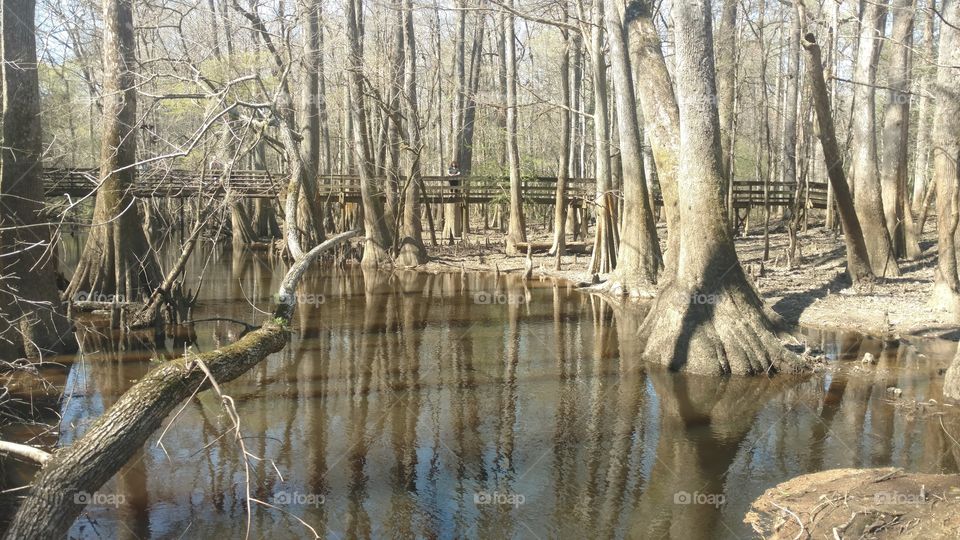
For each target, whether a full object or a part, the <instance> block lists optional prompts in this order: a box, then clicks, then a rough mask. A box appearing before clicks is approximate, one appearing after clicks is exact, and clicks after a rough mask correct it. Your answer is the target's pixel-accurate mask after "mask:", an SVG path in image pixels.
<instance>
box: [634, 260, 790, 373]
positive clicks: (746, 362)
mask: <svg viewBox="0 0 960 540" xmlns="http://www.w3.org/2000/svg"><path fill="white" fill-rule="evenodd" d="M740 277H741V278H742V276H740ZM743 279H745V278H743ZM735 281H739V280H736V279H732V278H731V279H728V280H727V281H726V282H725V283H724V284H723V285H721V287H719V288H718V289H716V290H712V291H708V290H705V289H697V288H694V287H689V286H683V285H680V284H678V283H676V282H674V283H671V284H669V285H667V287H666V288H665V289H664V290H663V291H662V292H661V293H660V295H659V296H658V297H657V299H656V300H655V301H654V304H653V306H652V307H651V309H650V312H649V315H648V316H647V318H646V319H645V320H644V322H643V324H642V325H641V326H640V336H641V338H642V339H644V340H645V341H646V346H645V348H644V357H645V359H646V360H648V361H650V362H653V363H656V364H661V365H664V366H667V367H669V368H670V369H671V370H674V371H684V372H687V373H696V374H702V375H727V374H735V375H759V374H764V373H766V374H770V373H773V372H777V371H800V370H802V369H803V367H804V365H805V364H804V362H803V361H801V359H800V358H799V357H798V356H797V355H796V354H794V353H793V352H791V351H789V350H787V349H786V348H785V347H784V344H783V343H782V342H781V340H780V339H779V337H778V336H777V333H778V328H777V326H778V323H779V321H778V320H777V319H776V318H775V316H773V315H772V313H770V312H769V311H768V310H767V309H766V308H765V307H764V305H763V303H762V301H761V300H760V298H759V296H758V295H757V293H756V291H754V290H753V289H752V288H751V287H750V286H749V285H748V284H746V282H745V281H744V282H743V284H736V283H734V282H735Z"/></svg>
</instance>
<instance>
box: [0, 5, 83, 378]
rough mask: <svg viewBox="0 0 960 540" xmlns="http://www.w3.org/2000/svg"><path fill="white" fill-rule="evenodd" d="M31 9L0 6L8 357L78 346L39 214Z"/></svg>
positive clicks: (1, 236) (1, 337)
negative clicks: (59, 291) (58, 289)
mask: <svg viewBox="0 0 960 540" xmlns="http://www.w3.org/2000/svg"><path fill="white" fill-rule="evenodd" d="M34 11H35V2H34V0H3V3H2V7H0V29H2V32H0V39H2V43H0V48H2V56H0V58H2V79H0V87H2V95H3V109H2V117H0V119H2V122H3V133H2V137H3V139H2V141H3V142H2V145H0V252H2V253H3V259H2V263H0V268H2V275H3V277H2V279H0V357H2V358H3V359H5V360H14V359H16V358H19V357H22V356H24V355H26V356H28V357H38V356H42V355H43V354H46V353H47V352H62V351H66V350H69V349H71V348H73V347H75V342H74V340H73V336H72V329H73V328H72V325H71V324H70V321H68V320H67V319H66V318H65V317H64V315H63V306H62V302H61V301H60V295H59V293H58V291H57V282H56V270H57V268H56V262H57V258H56V248H54V247H53V244H52V242H51V238H50V233H51V231H50V227H49V226H48V225H47V224H46V223H45V221H46V220H45V219H44V217H43V215H42V211H43V206H44V201H43V197H44V193H43V183H42V181H41V172H42V167H43V164H42V163H41V157H42V155H43V146H42V137H41V130H40V118H41V116H40V85H39V79H38V75H37V46H36V26H35V24H34Z"/></svg>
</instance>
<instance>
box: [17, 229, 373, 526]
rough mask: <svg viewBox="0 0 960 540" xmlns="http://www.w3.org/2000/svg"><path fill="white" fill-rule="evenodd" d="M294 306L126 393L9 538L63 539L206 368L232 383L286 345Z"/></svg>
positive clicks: (36, 489) (62, 463)
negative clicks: (93, 496) (88, 503)
mask: <svg viewBox="0 0 960 540" xmlns="http://www.w3.org/2000/svg"><path fill="white" fill-rule="evenodd" d="M359 234H360V231H350V232H346V233H342V234H340V235H337V236H334V237H332V238H330V239H329V240H327V241H326V242H323V243H322V244H320V245H319V246H317V247H315V248H313V249H312V250H310V251H309V252H307V253H306V254H304V255H303V257H301V258H300V259H299V260H297V261H296V262H295V263H294V264H293V265H292V266H291V267H290V270H289V271H288V272H287V274H286V275H285V276H284V278H283V281H282V282H281V284H280V288H279V291H278V294H277V298H285V299H294V300H295V299H296V294H295V289H296V287H297V283H298V282H299V281H300V278H301V277H302V276H303V273H304V272H305V271H306V269H307V267H308V266H309V265H310V264H311V263H312V262H313V261H314V260H316V258H317V257H318V256H319V255H320V254H321V253H323V252H324V251H326V250H329V249H330V248H332V247H334V246H336V245H337V244H339V243H341V242H344V241H346V240H348V239H350V238H352V237H354V236H358V235H359ZM294 308H295V301H289V302H283V303H279V304H277V305H276V306H275V310H274V314H273V318H272V319H270V320H269V321H267V322H266V323H264V325H263V326H261V327H260V328H258V329H257V330H254V331H252V332H250V333H248V334H246V335H245V336H244V337H243V338H241V339H240V340H238V341H236V342H235V343H231V344H230V345H227V346H225V347H222V348H220V349H216V350H213V351H210V352H206V353H201V354H191V355H186V356H184V357H181V358H177V359H175V360H171V361H169V362H165V363H163V364H162V365H160V366H159V367H157V368H154V369H152V370H151V371H150V372H149V373H147V374H146V375H145V376H144V377H143V378H142V379H141V380H140V381H139V382H137V384H135V385H134V386H133V387H132V388H130V390H128V391H127V392H125V393H124V394H123V395H122V396H121V397H120V399H119V400H117V402H116V403H115V404H114V405H113V406H112V407H110V408H109V409H107V411H106V412H105V413H104V414H103V415H102V416H101V417H100V418H99V419H98V420H97V421H96V422H95V423H94V425H93V426H92V427H91V428H90V430H89V431H87V433H86V434H85V435H84V436H83V437H82V438H81V439H80V440H78V441H76V442H74V443H73V444H71V445H70V446H66V447H63V448H60V449H58V450H56V451H55V452H54V453H53V454H52V455H51V456H50V458H49V459H47V460H46V462H45V464H44V465H43V467H42V468H41V469H40V471H39V472H38V473H37V476H36V477H35V478H34V480H33V484H32V487H31V489H30V491H29V493H28V495H27V496H26V499H25V500H24V501H23V504H21V506H20V508H19V509H18V510H17V513H16V515H15V516H14V518H13V521H12V522H11V523H10V527H9V529H7V532H6V534H5V535H4V538H6V539H33V538H63V537H64V536H65V535H66V533H67V531H68V530H69V529H70V526H71V525H72V524H73V522H74V520H75V519H76V518H77V516H79V515H80V512H82V511H83V509H84V507H85V506H86V503H85V502H84V501H86V500H88V499H89V497H76V495H77V494H78V493H82V494H90V493H95V492H96V491H97V490H98V489H99V488H100V487H101V486H102V485H103V484H104V483H105V482H106V481H107V480H109V479H110V478H111V477H112V476H113V475H114V474H115V473H116V472H117V471H118V470H119V469H120V468H121V467H122V466H123V465H124V464H125V463H126V462H127V461H128V460H129V459H130V457H131V456H133V454H134V453H135V452H136V451H137V450H139V449H140V448H141V447H142V446H143V444H144V443H145V442H146V440H147V439H148V438H149V437H150V435H151V434H152V433H153V432H154V431H156V430H157V428H159V427H160V426H161V424H162V423H163V421H164V419H165V418H166V417H167V416H168V415H169V414H170V413H171V412H172V411H173V410H174V408H176V407H177V405H179V404H180V403H182V402H183V400H185V399H187V398H189V397H190V396H191V395H193V394H194V393H195V392H197V391H198V388H199V390H204V389H206V388H208V387H209V385H210V380H209V378H208V376H207V375H206V373H204V370H203V369H202V368H201V367H200V364H201V363H202V364H203V365H204V366H206V368H207V369H208V370H209V372H210V373H211V374H212V375H213V377H214V378H215V380H216V381H217V382H218V383H221V384H222V383H224V382H227V381H230V380H233V379H235V378H237V377H239V376H240V375H242V374H243V373H245V372H246V371H247V370H249V369H250V368H252V367H253V366H255V365H256V364H258V363H260V362H261V361H262V360H263V359H264V358H266V357H267V356H268V355H270V354H272V353H274V352H277V351H279V350H281V349H283V347H284V346H285V345H286V343H287V337H288V328H287V326H288V324H289V322H290V319H291V317H292V315H293V311H294Z"/></svg>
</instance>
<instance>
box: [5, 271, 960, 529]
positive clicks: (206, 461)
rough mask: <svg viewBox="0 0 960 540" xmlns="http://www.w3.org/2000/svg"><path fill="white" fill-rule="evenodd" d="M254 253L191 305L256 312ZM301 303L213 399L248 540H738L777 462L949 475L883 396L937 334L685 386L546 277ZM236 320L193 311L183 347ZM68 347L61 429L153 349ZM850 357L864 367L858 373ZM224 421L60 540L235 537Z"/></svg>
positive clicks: (459, 278) (212, 421)
mask: <svg viewBox="0 0 960 540" xmlns="http://www.w3.org/2000/svg"><path fill="white" fill-rule="evenodd" d="M275 264H277V263H276V262H275V261H272V260H270V259H269V258H266V257H263V256H261V255H256V256H250V255H245V256H242V257H233V258H232V260H229V261H219V260H214V261H212V262H211V263H210V265H211V270H208V271H207V273H206V277H205V280H204V281H205V285H204V289H203V291H202V294H201V305H200V306H198V308H197V313H196V314H195V317H196V318H203V317H212V316H221V317H230V318H236V319H240V320H245V321H248V322H251V323H253V322H256V321H258V320H259V319H260V318H261V317H262V315H260V314H258V313H257V312H256V309H255V307H256V306H261V307H262V306H263V305H265V303H266V301H267V300H269V298H268V297H267V296H266V295H269V294H270V293H269V291H271V290H272V289H273V288H274V287H273V286H272V285H273V284H272V280H273V276H274V275H277V274H279V273H280V272H279V270H278V269H275V268H274V265H275ZM299 292H301V293H303V294H304V295H306V296H305V298H312V299H313V302H312V303H300V305H299V306H298V311H297V315H296V317H295V319H294V336H293V342H292V343H291V345H290V346H289V347H287V348H286V349H285V350H284V351H282V352H280V353H278V354H277V355H274V356H273V357H271V358H269V359H268V360H267V361H265V362H263V363H262V364H260V365H259V366H258V367H257V368H256V369H255V370H253V371H251V372H250V373H247V374H246V375H244V376H243V377H241V378H240V379H238V380H236V381H233V382H231V383H229V384H227V385H225V388H224V389H225V391H226V392H227V393H228V394H230V395H231V396H232V397H233V398H234V399H235V400H236V405H237V410H238V412H239V414H240V417H241V419H242V426H241V427H242V431H243V436H244V441H245V444H246V446H247V449H248V450H249V451H250V452H251V453H253V454H255V455H256V456H258V458H259V459H250V460H249V465H250V473H251V482H252V486H251V494H252V495H253V496H254V497H256V498H257V499H260V500H263V501H266V502H270V503H271V504H273V505H274V506H275V507H276V508H270V507H265V506H260V505H255V506H254V510H253V515H252V518H251V526H252V528H253V535H254V536H255V537H261V536H266V537H301V536H306V535H308V533H309V531H308V530H307V529H305V528H304V527H303V525H302V524H300V523H299V522H298V521H297V520H296V519H294V518H293V517H292V516H297V517H299V518H301V519H303V520H304V521H306V522H307V523H309V524H310V525H311V526H313V527H314V528H316V529H317V531H319V532H320V533H321V534H322V535H324V536H329V537H341V538H342V537H381V536H393V537H444V538H449V537H539V538H548V537H570V538H586V537H590V538H593V537H599V538H620V537H637V538H641V537H642V538H646V537H676V538H708V537H709V538H713V537H736V536H741V537H742V536H747V535H749V534H750V533H749V531H748V530H747V529H746V526H745V525H743V524H742V522H741V521H742V518H743V515H744V514H745V512H746V510H747V507H748V505H749V503H750V501H751V500H752V499H753V498H755V497H756V496H758V495H759V494H760V493H762V492H763V491H764V490H765V489H767V488H769V487H771V486H773V485H775V484H777V483H779V482H781V481H783V480H785V479H787V478H790V477H792V476H794V475H797V474H802V473H805V472H810V471H815V470H821V469H826V468H835V467H853V466H864V467H866V466H888V465H893V466H900V467H904V468H906V469H907V470H917V471H923V472H956V470H957V456H956V454H955V449H956V445H954V444H953V443H952V442H951V441H950V439H949V436H948V435H946V433H945V431H944V427H941V425H940V422H939V419H938V418H937V417H935V416H930V415H924V414H915V413H909V411H907V410H905V409H906V408H904V407H902V403H903V402H904V401H905V400H907V399H909V400H914V399H916V400H922V401H925V400H927V399H930V398H933V399H936V400H938V401H939V400H940V399H941V397H940V394H941V389H940V384H941V382H940V381H941V380H942V377H940V376H938V375H937V373H936V371H937V369H939V368H941V367H946V365H947V364H948V363H949V360H950V359H951V358H952V357H953V355H954V352H955V349H953V347H955V346H953V344H950V345H947V346H945V345H944V344H943V343H941V342H920V343H916V344H910V345H904V346H901V347H894V346H889V345H888V346H887V347H886V348H884V346H883V344H882V343H879V342H874V341H871V340H868V339H863V338H860V337H858V336H849V335H832V334H828V333H809V334H808V337H809V338H810V339H811V340H813V341H814V342H816V343H815V344H819V345H821V346H823V347H824V348H825V349H826V350H828V352H830V353H831V355H832V356H834V357H840V358H842V360H839V361H837V362H836V363H835V366H833V367H831V369H828V370H826V372H824V373H819V374H815V375H813V376H810V377H808V378H806V379H798V378H791V377H775V378H773V379H763V378H754V379H715V378H708V379H705V378H698V377H693V376H682V375H677V374H672V373H669V372H666V371H664V370H663V369H661V368H654V367H648V366H645V365H644V364H642V363H641V361H640V356H641V354H640V353H641V350H642V346H643V344H642V343H639V342H638V341H637V339H636V338H635V330H636V328H637V326H638V325H639V321H640V320H641V319H642V313H640V311H639V309H640V308H637V307H636V306H611V305H610V304H608V303H607V302H606V301H605V300H602V299H600V298H597V297H592V296H590V295H587V294H584V293H583V292H579V291H576V290H574V289H573V288H572V287H570V286H569V285H567V284H565V283H560V282H553V281H550V280H533V281H524V280H523V279H522V278H521V277H520V276H518V275H513V274H505V275H500V276H495V275H489V274H469V273H466V274H462V273H448V274H439V275H428V274H422V273H413V272H400V273H395V274H382V273H376V272H361V271H360V270H351V269H348V270H346V271H336V270H334V269H329V268H325V269H322V270H321V269H318V270H317V271H316V273H314V274H313V275H311V276H310V278H309V279H306V280H305V281H304V282H303V284H302V285H301V288H300V290H299ZM242 329H243V328H242V326H240V325H234V324H233V323H223V322H221V323H204V324H198V325H196V327H195V328H194V331H195V332H196V343H195V344H194V345H193V347H195V348H196V349H198V350H208V349H210V348H212V347H215V346H216V344H217V342H218V340H220V339H228V338H229V336H228V335H227V334H230V333H238V332H240V331H242ZM82 335H86V334H82ZM85 339H89V340H90V341H85V342H84V353H83V356H82V359H83V360H82V362H80V361H77V362H75V363H74V364H73V366H72V368H71V373H70V376H69V379H68V382H67V388H68V389H69V390H70V391H71V392H73V394H72V395H70V396H68V397H67V398H66V399H64V400H63V401H62V403H61V405H60V412H61V414H62V416H63V422H62V424H61V437H62V438H63V440H64V441H65V442H68V441H70V440H73V439H74V438H75V437H76V436H77V435H78V434H79V433H81V432H82V431H83V429H84V428H85V426H86V425H87V424H88V422H89V420H90V419H91V418H94V417H95V416H96V415H97V414H99V412H100V411H102V410H103V408H104V407H106V406H108V405H109V404H110V403H111V402H112V401H113V400H115V399H116V397H117V396H118V395H119V394H120V393H121V392H122V391H123V390H125V389H126V388H127V387H129V386H130V385H131V384H132V381H134V380H135V379H136V378H137V377H139V376H140V375H142V374H143V373H144V372H145V371H146V370H147V369H148V367H149V361H150V358H151V357H153V356H156V355H158V354H163V353H164V352H165V351H164V345H163V344H159V345H158V344H155V343H148V344H140V345H134V344H131V343H126V344H124V345H123V346H118V345H117V344H116V343H113V342H111V341H110V340H105V339H103V338H102V337H101V338H100V339H99V341H97V340H94V339H93V338H85ZM183 346H184V344H183V343H178V344H177V346H176V347H175V348H174V349H171V351H169V352H167V354H170V353H173V352H180V351H181V350H182V348H183ZM865 352H871V353H872V354H874V355H875V356H876V357H877V358H878V363H877V364H876V365H870V364H861V363H860V362H859V359H860V358H861V357H862V356H863V354H864V353H865ZM920 353H922V356H921V354H920ZM80 382H83V384H80ZM890 386H895V387H899V388H901V389H903V397H902V398H901V399H900V400H893V399H890V398H891V396H890V395H889V394H888V393H887V391H886V389H887V387H890ZM898 401H899V403H900V404H901V405H899V406H898V404H897V403H898ZM944 426H945V427H946V429H947V430H952V434H953V436H954V437H957V433H958V431H960V430H958V428H957V424H956V422H955V421H954V420H953V419H952V418H950V417H944ZM229 429H230V422H229V420H228V419H227V418H226V417H225V416H224V415H223V414H222V411H221V409H220V405H219V401H218V400H217V399H216V397H215V396H213V395H211V394H210V393H209V392H207V393H203V394H200V395H198V396H197V398H196V399H194V400H193V401H192V402H190V403H189V404H188V405H187V406H186V407H185V408H184V410H183V411H182V413H181V414H180V415H179V417H177V419H176V421H175V422H173V423H172V425H171V426H170V427H169V429H168V430H167V432H166V433H165V435H164V436H163V445H162V447H160V446H157V445H156V441H157V436H155V437H154V438H153V439H152V440H151V442H150V443H148V444H147V446H146V447H145V448H144V449H143V452H142V454H141V455H140V456H138V458H137V459H135V460H134V461H133V462H131V463H130V464H129V465H128V466H127V467H125V468H124V470H123V471H122V472H121V473H120V474H118V475H117V477H116V478H115V479H114V480H112V481H111V482H110V483H109V484H107V485H106V486H104V488H103V491H104V492H105V493H121V494H123V495H124V502H123V504H121V505H120V506H119V508H112V507H98V506H91V507H89V508H88V511H87V513H86V514H85V515H84V517H82V518H81V519H80V520H79V521H78V522H77V523H76V524H75V526H74V528H73V531H72V533H73V534H74V535H76V536H81V535H83V534H86V533H91V531H96V534H101V535H103V536H107V537H130V538H134V537H168V536H173V537H176V536H178V535H180V534H182V533H183V532H184V531H188V536H191V537H196V536H213V535H216V536H218V537H224V538H225V537H237V536H240V535H242V534H243V533H244V529H245V527H246V523H245V521H246V518H245V513H246V500H245V496H246V495H245V494H246V485H245V483H246V479H245V476H244V461H243V459H244V458H243V456H242V455H241V453H240V451H239V448H238V446H237V444H236V442H235V441H234V440H233V438H232V436H228V433H229ZM158 435H159V434H158ZM7 487H11V486H7ZM148 494H149V496H148ZM685 497H686V498H685ZM688 501H692V503H694V504H686V502H688ZM697 502H701V503H703V504H695V503H697ZM713 502H721V503H722V504H716V505H715V504H712V503H713Z"/></svg>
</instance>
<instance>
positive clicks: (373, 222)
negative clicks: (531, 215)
mask: <svg viewBox="0 0 960 540" xmlns="http://www.w3.org/2000/svg"><path fill="white" fill-rule="evenodd" d="M362 11H363V0H349V2H348V3H347V5H346V15H347V17H346V18H347V43H348V51H349V52H348V65H347V75H348V79H349V85H350V94H351V96H352V98H353V99H352V100H351V110H350V115H351V117H352V118H353V142H354V151H355V152H356V160H357V161H356V165H357V170H358V171H359V173H360V197H361V199H362V200H363V230H364V233H365V234H366V242H365V243H364V249H363V260H362V261H361V264H362V265H363V266H367V267H371V266H390V265H392V263H393V260H392V258H391V257H390V254H389V253H388V252H387V250H388V249H389V247H390V235H389V232H388V229H387V226H388V224H387V223H386V222H385V220H384V213H383V201H382V200H381V199H380V197H379V196H378V195H377V189H376V186H374V185H373V184H374V174H373V158H372V154H371V144H370V131H369V129H368V128H367V107H366V101H365V100H364V99H363V95H364V92H363V47H362V45H361V44H362V41H363V35H362V34H361V30H360V24H361V23H360V21H361V17H362Z"/></svg>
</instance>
